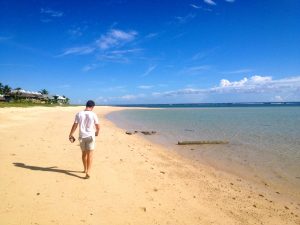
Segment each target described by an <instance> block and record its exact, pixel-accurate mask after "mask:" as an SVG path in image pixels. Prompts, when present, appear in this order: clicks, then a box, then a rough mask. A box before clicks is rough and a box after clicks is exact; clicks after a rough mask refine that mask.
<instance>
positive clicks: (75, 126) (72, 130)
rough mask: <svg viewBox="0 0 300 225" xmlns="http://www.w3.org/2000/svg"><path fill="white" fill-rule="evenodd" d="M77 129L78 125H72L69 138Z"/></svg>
mask: <svg viewBox="0 0 300 225" xmlns="http://www.w3.org/2000/svg"><path fill="white" fill-rule="evenodd" d="M77 127H78V123H73V126H72V128H71V131H70V134H69V137H73V134H74V132H75V130H76V129H77Z"/></svg>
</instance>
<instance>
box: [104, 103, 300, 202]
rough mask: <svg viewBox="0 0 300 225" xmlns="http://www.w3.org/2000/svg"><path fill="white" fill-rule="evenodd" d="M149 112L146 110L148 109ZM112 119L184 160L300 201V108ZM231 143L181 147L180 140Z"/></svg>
mask: <svg viewBox="0 0 300 225" xmlns="http://www.w3.org/2000/svg"><path fill="white" fill-rule="evenodd" d="M143 106H144V107H145V106H147V105H143ZM150 107H151V109H129V110H123V111H118V112H113V113H111V114H109V115H108V119H110V120H112V121H113V122H115V123H116V124H117V125H118V126H119V127H121V128H123V129H125V130H129V131H134V130H147V131H152V130H153V131H156V132H157V133H156V134H154V135H149V136H145V137H146V138H148V139H150V140H151V141H153V142H155V143H158V144H161V145H164V146H165V147H166V148H167V149H169V150H171V151H176V152H178V153H179V154H181V155H182V156H184V157H188V158H189V159H192V160H195V161H199V162H200V163H206V164H209V165H210V166H213V167H215V168H216V169H219V170H223V171H226V172H229V173H233V174H235V175H238V176H240V177H245V178H247V179H251V180H253V181H255V182H258V183H261V184H264V185H266V186H269V187H270V188H273V189H274V190H276V191H278V192H284V193H286V194H287V195H289V196H290V197H292V198H294V197H296V198H298V199H300V104H295V103H294V104H280V105H279V104H244V105H236V104H233V105H232V104H231V105H224V104H222V105H216V104H214V105H200V106H199V105H198V106H196V105H195V104H193V106H192V107H189V106H188V105H185V106H184V105H180V106H178V105H163V107H162V105H159V108H158V107H157V105H156V107H155V105H150ZM197 140H221V141H228V142H229V143H228V144H218V145H216V144H215V145H214V144H208V145H189V146H179V145H177V142H178V141H197Z"/></svg>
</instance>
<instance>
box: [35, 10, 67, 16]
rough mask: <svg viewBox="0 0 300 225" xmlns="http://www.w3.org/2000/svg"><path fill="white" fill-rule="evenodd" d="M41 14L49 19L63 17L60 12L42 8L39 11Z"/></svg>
mask: <svg viewBox="0 0 300 225" xmlns="http://www.w3.org/2000/svg"><path fill="white" fill-rule="evenodd" d="M40 12H41V14H44V15H47V16H50V17H56V18H58V17H62V16H63V15H64V13H63V12H61V11H55V10H52V9H44V8H41V10H40Z"/></svg>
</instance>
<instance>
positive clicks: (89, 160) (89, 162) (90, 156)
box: [86, 150, 93, 177]
mask: <svg viewBox="0 0 300 225" xmlns="http://www.w3.org/2000/svg"><path fill="white" fill-rule="evenodd" d="M92 162H93V151H91V150H87V170H86V176H87V177H89V176H90V171H91V167H92Z"/></svg>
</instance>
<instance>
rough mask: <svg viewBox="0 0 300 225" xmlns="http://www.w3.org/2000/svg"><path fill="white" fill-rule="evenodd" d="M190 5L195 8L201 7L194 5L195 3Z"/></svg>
mask: <svg viewBox="0 0 300 225" xmlns="http://www.w3.org/2000/svg"><path fill="white" fill-rule="evenodd" d="M190 6H192V7H193V8H195V9H201V6H197V5H195V4H190Z"/></svg>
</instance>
